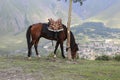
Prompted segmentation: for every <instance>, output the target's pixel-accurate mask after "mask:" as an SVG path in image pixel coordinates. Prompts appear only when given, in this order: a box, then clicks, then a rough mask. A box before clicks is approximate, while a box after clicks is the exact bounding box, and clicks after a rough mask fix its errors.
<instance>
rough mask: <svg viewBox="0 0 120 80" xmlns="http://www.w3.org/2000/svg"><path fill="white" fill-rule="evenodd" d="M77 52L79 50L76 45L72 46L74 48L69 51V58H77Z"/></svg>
mask: <svg viewBox="0 0 120 80" xmlns="http://www.w3.org/2000/svg"><path fill="white" fill-rule="evenodd" d="M78 50H79V48H78V45H77V44H75V45H74V47H73V49H72V50H71V56H72V59H75V58H76V57H77V55H76V54H77V51H78Z"/></svg>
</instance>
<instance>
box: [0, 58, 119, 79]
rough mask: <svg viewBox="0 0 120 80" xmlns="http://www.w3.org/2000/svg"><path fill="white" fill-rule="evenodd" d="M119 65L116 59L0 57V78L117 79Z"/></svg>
mask: <svg viewBox="0 0 120 80" xmlns="http://www.w3.org/2000/svg"><path fill="white" fill-rule="evenodd" d="M119 66H120V63H119V62H118V61H88V60H76V61H68V60H66V59H59V58H56V59H54V58H47V57H42V58H40V59H38V58H32V59H31V60H28V59H27V58H25V57H23V56H11V57H0V78H1V79H2V80H6V79H10V80H13V79H20V80H27V79H32V80H119V79H120V76H119V74H120V67H119ZM6 74H9V75H6ZM22 74H23V75H22Z"/></svg>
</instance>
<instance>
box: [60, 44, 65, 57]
mask: <svg viewBox="0 0 120 80" xmlns="http://www.w3.org/2000/svg"><path fill="white" fill-rule="evenodd" d="M60 48H61V52H62V57H63V58H65V55H64V49H63V42H61V43H60Z"/></svg>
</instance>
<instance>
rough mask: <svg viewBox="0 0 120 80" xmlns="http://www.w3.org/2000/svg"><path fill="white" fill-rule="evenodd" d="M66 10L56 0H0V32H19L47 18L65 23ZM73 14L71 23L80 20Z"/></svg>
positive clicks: (45, 20)
mask: <svg viewBox="0 0 120 80" xmlns="http://www.w3.org/2000/svg"><path fill="white" fill-rule="evenodd" d="M67 10H68V9H67V7H64V6H63V5H62V2H59V1H56V0H35V1H33V0H0V24H1V26H0V33H1V35H3V34H6V32H7V33H8V32H10V33H12V34H13V33H19V32H21V31H23V30H25V28H27V27H28V26H29V25H31V24H33V23H38V22H48V20H47V19H48V18H53V19H55V20H56V19H58V18H62V20H63V23H66V21H67ZM73 16H74V17H73V20H72V21H73V22H72V23H76V22H79V21H80V18H79V17H78V15H77V14H75V13H73Z"/></svg>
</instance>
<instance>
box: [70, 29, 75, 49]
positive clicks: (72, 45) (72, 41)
mask: <svg viewBox="0 0 120 80" xmlns="http://www.w3.org/2000/svg"><path fill="white" fill-rule="evenodd" d="M75 45H76V42H75V38H74V35H73V33H72V32H71V31H70V46H71V50H73V49H74V47H75Z"/></svg>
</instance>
